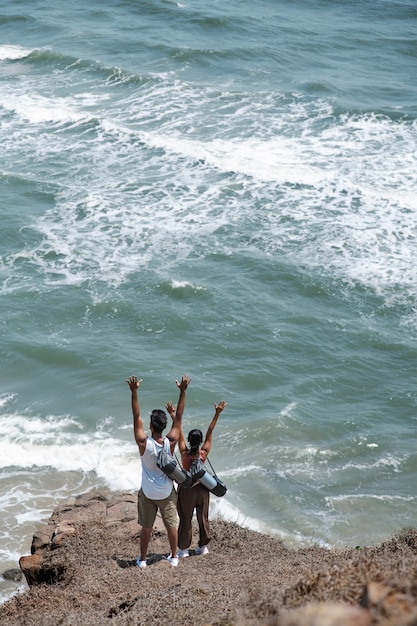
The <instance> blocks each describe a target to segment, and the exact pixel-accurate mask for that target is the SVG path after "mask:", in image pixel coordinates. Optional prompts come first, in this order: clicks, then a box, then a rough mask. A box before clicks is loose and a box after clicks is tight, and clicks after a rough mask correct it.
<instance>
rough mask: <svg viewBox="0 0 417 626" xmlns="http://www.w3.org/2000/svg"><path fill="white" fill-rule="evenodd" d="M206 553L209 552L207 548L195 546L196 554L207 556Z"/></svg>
mask: <svg viewBox="0 0 417 626" xmlns="http://www.w3.org/2000/svg"><path fill="white" fill-rule="evenodd" d="M208 552H209V549H208V547H207V546H202V547H201V548H200V546H197V547H196V549H195V553H196V554H208Z"/></svg>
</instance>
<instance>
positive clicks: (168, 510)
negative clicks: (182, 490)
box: [138, 486, 178, 528]
mask: <svg viewBox="0 0 417 626" xmlns="http://www.w3.org/2000/svg"><path fill="white" fill-rule="evenodd" d="M158 509H159V510H160V512H161V517H162V521H163V522H164V525H165V528H176V527H177V526H178V515H177V492H176V491H175V489H174V486H172V491H171V493H170V495H169V496H168V497H167V498H164V499H163V500H150V499H149V498H147V497H146V496H145V494H144V493H143V491H142V489H140V490H139V493H138V522H139V524H140V525H141V526H142V527H143V528H152V527H153V525H154V522H155V518H156V514H157V512H158Z"/></svg>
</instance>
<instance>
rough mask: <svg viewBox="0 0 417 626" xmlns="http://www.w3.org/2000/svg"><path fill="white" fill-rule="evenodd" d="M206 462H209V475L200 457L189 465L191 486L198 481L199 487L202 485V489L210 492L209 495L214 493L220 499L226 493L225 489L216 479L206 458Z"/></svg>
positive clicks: (218, 479) (222, 483)
mask: <svg viewBox="0 0 417 626" xmlns="http://www.w3.org/2000/svg"><path fill="white" fill-rule="evenodd" d="M207 461H208V462H209V465H210V467H211V470H212V472H213V474H210V472H208V471H207V469H206V466H205V465H204V463H203V461H202V460H201V459H200V456H198V457H197V458H196V459H194V460H193V462H192V463H191V467H190V474H191V478H192V481H193V484H194V483H196V482H197V481H198V482H199V483H200V485H203V487H205V488H206V489H208V490H209V491H211V493H214V495H215V496H218V497H219V498H220V497H221V496H224V494H225V493H226V491H227V487H226V485H225V484H224V482H222V481H221V480H220V478H218V476H217V475H216V472H215V471H214V468H213V466H212V464H211V463H210V460H209V458H208V457H207Z"/></svg>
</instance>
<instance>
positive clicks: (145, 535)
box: [140, 528, 152, 561]
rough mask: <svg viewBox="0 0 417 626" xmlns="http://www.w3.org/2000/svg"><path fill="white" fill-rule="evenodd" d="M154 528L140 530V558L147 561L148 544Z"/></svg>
mask: <svg viewBox="0 0 417 626" xmlns="http://www.w3.org/2000/svg"><path fill="white" fill-rule="evenodd" d="M151 534H152V528H142V530H141V531H140V560H141V561H146V555H147V554H148V546H149V542H150V540H151Z"/></svg>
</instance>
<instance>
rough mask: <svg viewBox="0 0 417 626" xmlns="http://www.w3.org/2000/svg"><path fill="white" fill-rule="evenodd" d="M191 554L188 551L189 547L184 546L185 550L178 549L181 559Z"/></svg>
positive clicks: (178, 555)
mask: <svg viewBox="0 0 417 626" xmlns="http://www.w3.org/2000/svg"><path fill="white" fill-rule="evenodd" d="M187 556H190V553H189V552H188V549H187V548H184V550H178V551H177V557H178V558H179V559H185V557H187Z"/></svg>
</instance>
